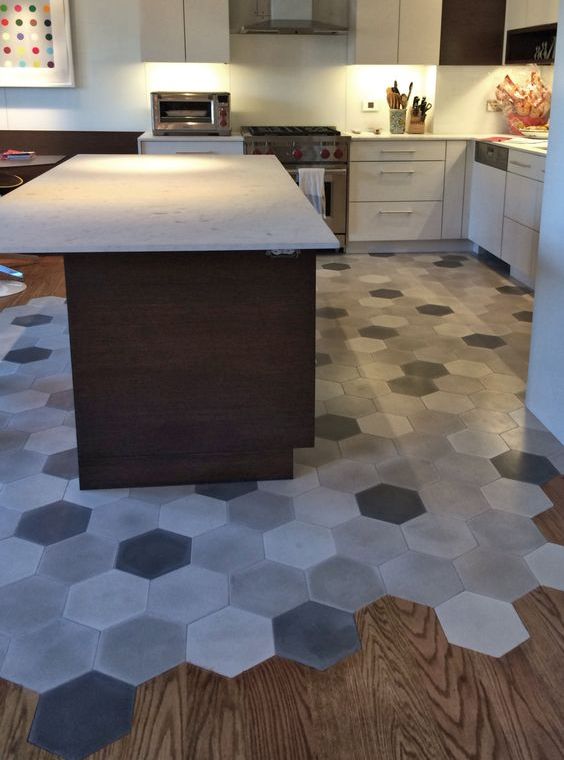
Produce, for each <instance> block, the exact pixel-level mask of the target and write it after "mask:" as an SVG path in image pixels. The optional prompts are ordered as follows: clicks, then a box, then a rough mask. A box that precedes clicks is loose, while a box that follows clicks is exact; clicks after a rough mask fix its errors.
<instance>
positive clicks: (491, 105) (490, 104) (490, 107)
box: [486, 100, 501, 113]
mask: <svg viewBox="0 0 564 760" xmlns="http://www.w3.org/2000/svg"><path fill="white" fill-rule="evenodd" d="M486 111H490V112H492V113H493V112H494V111H501V104H500V103H498V102H497V100H486Z"/></svg>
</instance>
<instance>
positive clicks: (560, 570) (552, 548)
mask: <svg viewBox="0 0 564 760" xmlns="http://www.w3.org/2000/svg"><path fill="white" fill-rule="evenodd" d="M525 561H526V563H527V565H528V566H529V567H530V569H531V570H532V571H533V573H534V575H535V577H536V578H537V580H538V582H539V583H540V584H541V586H548V588H556V589H559V590H560V591H564V546H560V545H558V544H545V545H544V546H541V547H540V548H539V549H536V550H535V551H534V552H531V554H528V555H527V556H526V557H525Z"/></svg>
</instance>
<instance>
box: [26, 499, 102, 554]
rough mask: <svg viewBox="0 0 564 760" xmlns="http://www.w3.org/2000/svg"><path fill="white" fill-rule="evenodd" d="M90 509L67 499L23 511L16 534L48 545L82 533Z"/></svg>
mask: <svg viewBox="0 0 564 760" xmlns="http://www.w3.org/2000/svg"><path fill="white" fill-rule="evenodd" d="M91 514H92V511H91V510H90V509H88V508H87V507H80V506H79V505H78V504H72V503H70V502H67V501H57V502H55V503H54V504H48V505H47V506H45V507H38V508H37V509H31V510H29V511H28V512H24V514H23V515H22V516H21V518H20V521H19V523H18V527H17V528H16V536H18V537H19V538H25V539H26V540H27V541H33V542H34V543H36V544H41V545H42V546H50V545H51V544H56V543H58V542H59V541H64V540H65V539H66V538H71V537H72V536H77V535H79V534H80V533H84V532H85V530H86V529H87V527H88V523H89V521H90V516H91Z"/></svg>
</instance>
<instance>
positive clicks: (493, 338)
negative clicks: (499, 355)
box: [462, 333, 506, 348]
mask: <svg viewBox="0 0 564 760" xmlns="http://www.w3.org/2000/svg"><path fill="white" fill-rule="evenodd" d="M462 340H463V341H464V342H465V343H466V345H467V346H471V347H472V348H500V347H501V346H505V345H506V343H505V341H504V340H503V338H500V337H499V335H483V334H481V333H473V334H472V335H466V336H465V337H464V338H462Z"/></svg>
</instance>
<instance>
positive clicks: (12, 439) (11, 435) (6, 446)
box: [0, 430, 28, 451]
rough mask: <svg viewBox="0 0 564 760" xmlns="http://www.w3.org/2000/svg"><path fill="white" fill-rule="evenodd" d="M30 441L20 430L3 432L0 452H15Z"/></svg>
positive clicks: (0, 438) (0, 433)
mask: <svg viewBox="0 0 564 760" xmlns="http://www.w3.org/2000/svg"><path fill="white" fill-rule="evenodd" d="M27 439H28V434H27V433H22V432H21V431H19V430H2V431H1V432H0V451H13V450H14V449H21V448H23V447H24V446H25V444H26V442H27Z"/></svg>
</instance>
